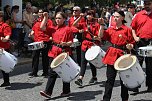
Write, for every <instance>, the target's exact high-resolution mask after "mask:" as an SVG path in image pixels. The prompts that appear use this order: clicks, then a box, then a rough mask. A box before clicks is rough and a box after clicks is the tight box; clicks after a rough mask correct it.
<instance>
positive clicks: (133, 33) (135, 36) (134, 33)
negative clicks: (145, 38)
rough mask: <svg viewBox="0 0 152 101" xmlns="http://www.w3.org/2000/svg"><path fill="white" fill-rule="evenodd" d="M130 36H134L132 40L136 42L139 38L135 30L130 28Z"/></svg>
mask: <svg viewBox="0 0 152 101" xmlns="http://www.w3.org/2000/svg"><path fill="white" fill-rule="evenodd" d="M132 36H133V38H134V40H135V41H136V42H138V41H139V40H140V37H138V36H137V35H136V31H135V30H134V29H132Z"/></svg>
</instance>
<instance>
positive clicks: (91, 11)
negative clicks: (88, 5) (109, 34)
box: [87, 10, 95, 17]
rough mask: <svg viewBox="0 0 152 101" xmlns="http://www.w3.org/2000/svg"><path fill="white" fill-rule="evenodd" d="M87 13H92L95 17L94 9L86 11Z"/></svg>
mask: <svg viewBox="0 0 152 101" xmlns="http://www.w3.org/2000/svg"><path fill="white" fill-rule="evenodd" d="M87 14H92V15H93V17H95V11H94V10H88V11H87Z"/></svg>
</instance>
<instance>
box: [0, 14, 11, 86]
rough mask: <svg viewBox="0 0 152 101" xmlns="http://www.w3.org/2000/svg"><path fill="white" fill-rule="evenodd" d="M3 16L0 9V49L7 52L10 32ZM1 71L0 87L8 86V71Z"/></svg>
mask: <svg viewBox="0 0 152 101" xmlns="http://www.w3.org/2000/svg"><path fill="white" fill-rule="evenodd" d="M3 16H4V14H3V12H2V11H0V49H5V51H8V52H9V48H10V43H9V39H10V36H11V34H12V33H11V28H10V26H9V25H8V24H6V23H4V22H3ZM1 71H2V74H3V79H4V83H3V84H1V85H0V87H5V86H10V82H9V73H5V71H3V70H1Z"/></svg>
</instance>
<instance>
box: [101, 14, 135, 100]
mask: <svg viewBox="0 0 152 101" xmlns="http://www.w3.org/2000/svg"><path fill="white" fill-rule="evenodd" d="M124 17H125V14H124V12H123V11H118V12H115V13H114V21H115V22H116V25H115V26H113V27H109V28H108V29H107V30H105V31H104V26H103V24H104V20H103V19H101V20H100V24H101V29H102V31H101V36H100V37H102V39H103V40H107V41H109V42H110V43H112V46H110V47H109V48H108V50H107V52H106V55H105V57H104V58H103V60H102V61H103V63H105V64H107V71H106V76H107V81H106V84H105V92H104V96H103V101H110V99H111V94H112V89H113V86H114V82H115V78H116V74H117V71H116V69H115V68H114V63H115V61H116V59H117V58H119V57H120V56H122V55H124V53H128V52H129V51H130V50H131V49H132V48H133V43H134V40H133V36H132V33H131V29H130V28H129V27H127V26H125V25H124V23H125V20H124ZM128 50H129V51H128ZM120 84H121V99H122V101H128V99H129V94H128V89H127V88H126V87H125V86H124V84H123V82H122V80H120Z"/></svg>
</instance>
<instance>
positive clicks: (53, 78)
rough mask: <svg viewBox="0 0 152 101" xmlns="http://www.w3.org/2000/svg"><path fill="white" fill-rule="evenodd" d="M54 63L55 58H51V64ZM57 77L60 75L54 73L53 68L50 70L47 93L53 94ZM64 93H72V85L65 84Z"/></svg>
mask: <svg viewBox="0 0 152 101" xmlns="http://www.w3.org/2000/svg"><path fill="white" fill-rule="evenodd" d="M52 61H53V58H50V64H51V62H52ZM57 76H58V74H57V73H56V72H55V71H53V70H52V69H51V68H49V76H48V81H47V84H46V88H45V92H46V93H49V94H52V92H53V88H54V85H55V81H56V79H57ZM62 91H63V93H65V94H66V93H69V92H70V83H67V82H63V90H62Z"/></svg>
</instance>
